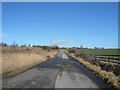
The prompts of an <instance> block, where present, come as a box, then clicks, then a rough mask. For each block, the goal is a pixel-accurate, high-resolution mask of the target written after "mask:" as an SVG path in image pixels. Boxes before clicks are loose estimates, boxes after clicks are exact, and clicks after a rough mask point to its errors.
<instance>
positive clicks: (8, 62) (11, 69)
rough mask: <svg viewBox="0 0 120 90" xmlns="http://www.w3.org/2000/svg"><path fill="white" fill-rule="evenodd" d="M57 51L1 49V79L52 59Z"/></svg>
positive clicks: (20, 48)
mask: <svg viewBox="0 0 120 90" xmlns="http://www.w3.org/2000/svg"><path fill="white" fill-rule="evenodd" d="M56 53H57V51H47V50H42V49H41V48H33V47H15V48H13V47H3V48H2V72H1V73H2V74H3V78H5V77H9V76H13V75H15V74H18V73H20V72H23V71H25V70H27V69H29V68H31V67H33V66H36V65H37V64H40V63H42V62H44V61H46V60H48V59H49V58H52V57H54V55H55V54H56Z"/></svg>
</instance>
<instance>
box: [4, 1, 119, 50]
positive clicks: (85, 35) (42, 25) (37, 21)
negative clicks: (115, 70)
mask: <svg viewBox="0 0 120 90" xmlns="http://www.w3.org/2000/svg"><path fill="white" fill-rule="evenodd" d="M117 9H118V3H117V2H79V3H78V2H61V3H60V2H39V3H33V2H32V3H30V2H16V3H15V2H11V3H9V2H3V4H2V15H3V31H2V39H3V40H2V41H3V42H5V43H7V44H9V45H11V44H12V43H13V42H14V41H15V42H16V43H18V44H20V45H22V44H31V45H33V44H35V45H37V44H38V45H50V41H51V40H53V41H71V43H63V44H60V45H58V46H59V47H80V46H81V45H83V47H88V48H94V47H99V48H101V47H104V48H118V22H117V20H118V11H117ZM61 43H62V42H61Z"/></svg>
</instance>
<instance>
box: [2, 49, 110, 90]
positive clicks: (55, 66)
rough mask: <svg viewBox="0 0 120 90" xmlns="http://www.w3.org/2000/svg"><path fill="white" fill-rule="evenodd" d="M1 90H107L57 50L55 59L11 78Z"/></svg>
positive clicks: (104, 85) (86, 71)
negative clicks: (4, 89)
mask: <svg viewBox="0 0 120 90" xmlns="http://www.w3.org/2000/svg"><path fill="white" fill-rule="evenodd" d="M3 88H54V89H56V88H108V86H107V84H105V83H104V82H103V81H101V80H100V79H99V78H97V77H96V76H94V75H93V74H92V73H91V72H90V71H89V70H87V69H86V68H84V67H83V66H82V65H81V64H79V63H78V62H76V61H75V60H74V59H72V58H71V57H69V56H68V55H67V54H66V53H65V52H64V51H63V50H59V53H58V54H57V55H56V57H54V58H52V59H50V60H48V61H46V62H44V63H42V64H40V65H38V66H36V67H34V68H32V69H30V70H28V71H25V72H23V73H21V74H19V75H17V76H14V77H12V78H7V79H5V80H3Z"/></svg>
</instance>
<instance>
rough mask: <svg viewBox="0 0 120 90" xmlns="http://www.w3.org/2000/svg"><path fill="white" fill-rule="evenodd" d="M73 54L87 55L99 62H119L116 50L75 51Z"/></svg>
mask: <svg viewBox="0 0 120 90" xmlns="http://www.w3.org/2000/svg"><path fill="white" fill-rule="evenodd" d="M75 53H83V54H87V55H89V56H90V57H94V58H99V59H100V60H109V61H111V60H112V61H113V60H115V61H119V60H120V52H118V49H75Z"/></svg>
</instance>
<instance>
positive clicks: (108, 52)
mask: <svg viewBox="0 0 120 90" xmlns="http://www.w3.org/2000/svg"><path fill="white" fill-rule="evenodd" d="M76 52H81V53H85V54H89V55H120V52H118V49H76Z"/></svg>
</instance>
